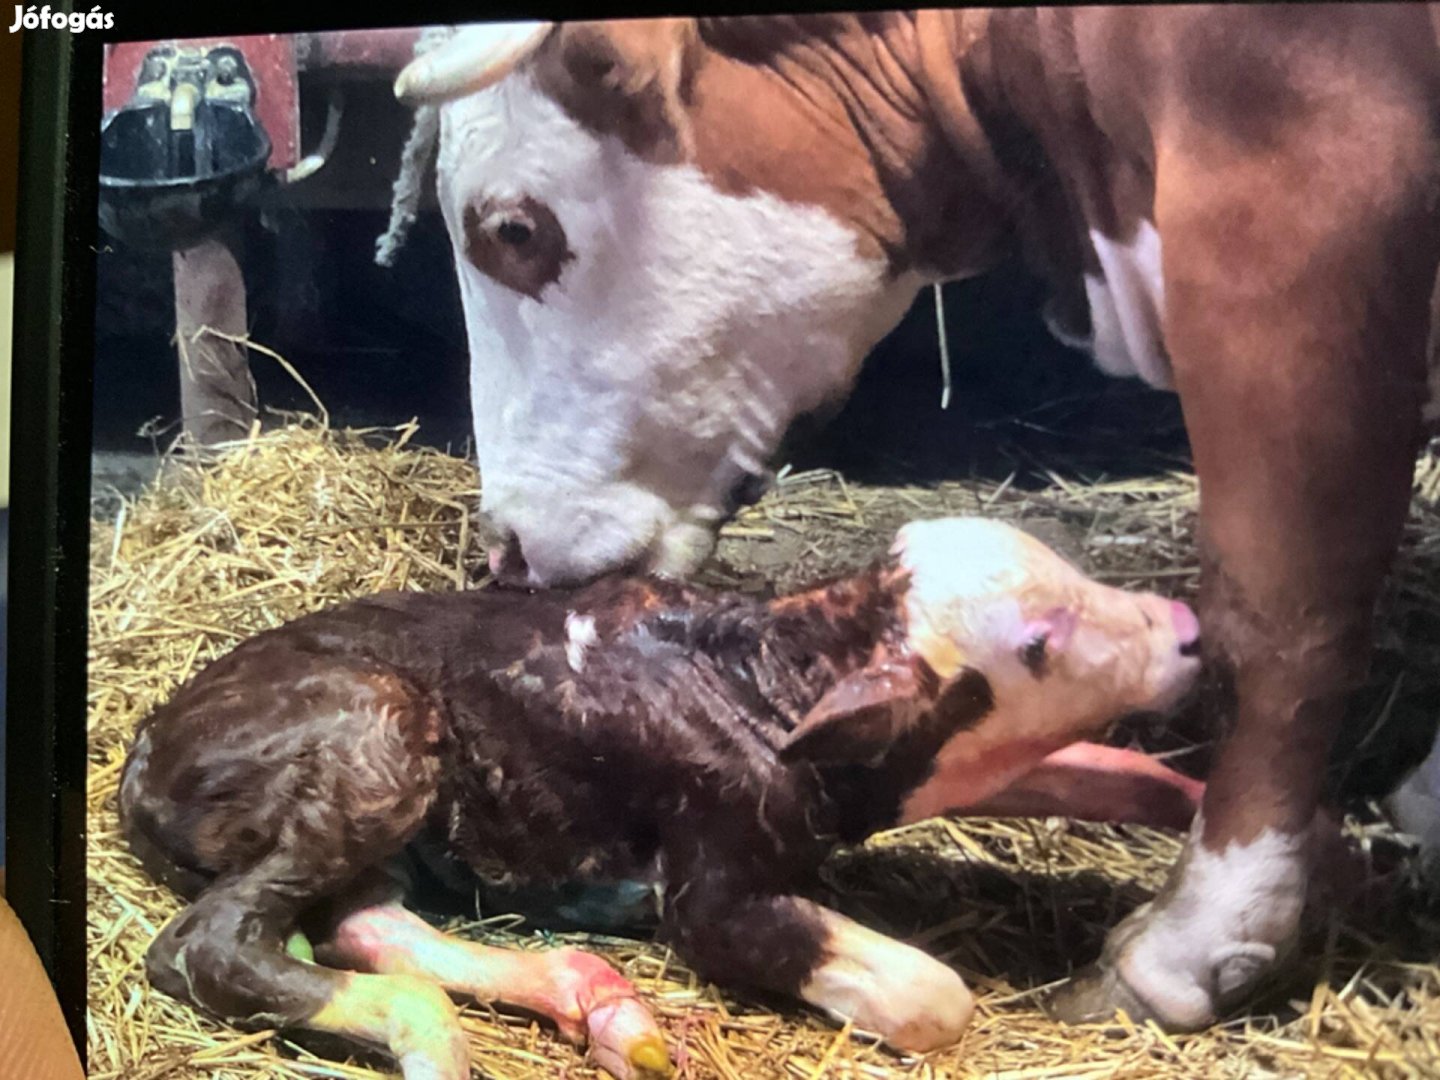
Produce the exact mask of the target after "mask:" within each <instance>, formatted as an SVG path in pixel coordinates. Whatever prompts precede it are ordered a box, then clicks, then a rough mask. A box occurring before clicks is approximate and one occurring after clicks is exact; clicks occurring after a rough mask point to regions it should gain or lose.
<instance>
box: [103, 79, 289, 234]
mask: <svg viewBox="0 0 1440 1080" xmlns="http://www.w3.org/2000/svg"><path fill="white" fill-rule="evenodd" d="M169 115H170V114H169V108H168V106H166V105H165V104H164V103H159V102H157V103H155V104H153V105H141V106H128V107H126V108H124V109H121V110H119V111H118V112H116V113H114V114H112V115H111V116H110V117H109V118H108V119H107V120H106V121H105V123H104V125H103V126H102V128H101V129H100V225H101V227H103V228H104V229H105V231H106V232H107V233H109V234H110V235H111V236H113V237H115V238H116V239H117V240H120V241H122V242H124V243H126V244H130V245H132V246H134V247H136V248H141V249H143V250H147V251H152V250H162V251H163V250H173V249H175V248H185V247H190V246H191V245H193V244H196V243H198V242H199V241H201V240H203V239H204V238H205V237H206V236H208V235H210V234H211V233H212V232H214V231H215V230H216V229H217V228H218V227H219V226H221V225H224V224H225V223H226V222H228V221H230V220H231V219H232V218H234V216H235V213H236V211H237V210H239V209H240V208H241V207H243V206H246V205H248V204H249V203H251V202H253V201H254V200H255V199H256V198H257V197H258V196H259V195H260V193H261V192H262V191H264V190H265V188H266V186H267V185H268V184H270V183H271V182H272V181H271V177H270V176H269V174H268V173H267V172H266V168H265V167H266V164H267V163H268V161H269V159H270V138H269V136H268V135H266V134H265V129H264V128H262V127H261V126H260V125H259V123H257V122H256V120H255V118H254V117H253V116H252V115H251V114H250V113H248V112H246V111H245V110H243V109H240V108H236V107H234V106H231V105H225V104H215V103H211V102H201V103H200V104H199V105H197V106H196V108H195V122H194V126H193V129H192V130H191V131H175V132H172V131H171V130H170V124H169Z"/></svg>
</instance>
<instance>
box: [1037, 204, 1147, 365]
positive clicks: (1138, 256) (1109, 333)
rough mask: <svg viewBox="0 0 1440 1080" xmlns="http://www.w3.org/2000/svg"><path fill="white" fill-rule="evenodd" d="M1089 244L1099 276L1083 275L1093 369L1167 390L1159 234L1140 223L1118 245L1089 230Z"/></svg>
mask: <svg viewBox="0 0 1440 1080" xmlns="http://www.w3.org/2000/svg"><path fill="white" fill-rule="evenodd" d="M1090 242H1091V244H1092V245H1093V246H1094V248H1095V255H1096V257H1097V258H1098V259H1099V261H1100V274H1098V275H1095V274H1086V275H1085V295H1086V297H1087V298H1088V299H1089V301H1090V325H1091V328H1092V339H1091V341H1090V342H1089V349H1090V352H1091V354H1092V355H1093V356H1094V358H1095V364H1096V366H1097V367H1099V368H1100V370H1101V371H1103V372H1105V374H1107V375H1113V376H1116V377H1129V376H1139V377H1140V378H1142V379H1144V380H1145V381H1146V382H1147V383H1149V384H1150V385H1151V386H1153V387H1155V388H1156V389H1158V390H1170V389H1172V388H1173V383H1172V378H1171V372H1170V360H1169V358H1168V357H1167V356H1166V354H1165V347H1164V335H1163V332H1162V323H1161V319H1162V316H1163V313H1164V311H1165V282H1164V278H1163V276H1162V275H1161V267H1160V233H1159V232H1158V231H1156V229H1155V226H1154V225H1152V224H1151V223H1150V222H1148V221H1142V222H1141V223H1140V226H1139V228H1137V229H1136V230H1135V235H1134V236H1133V237H1131V238H1130V240H1129V241H1126V242H1124V243H1121V242H1119V241H1116V240H1112V239H1110V238H1109V237H1107V236H1104V235H1102V234H1101V233H1099V232H1096V231H1094V230H1092V231H1091V233H1090ZM1052 333H1053V328H1052ZM1062 340H1063V339H1062ZM1067 344H1068V342H1067Z"/></svg>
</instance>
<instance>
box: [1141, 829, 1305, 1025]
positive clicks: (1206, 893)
mask: <svg viewBox="0 0 1440 1080" xmlns="http://www.w3.org/2000/svg"><path fill="white" fill-rule="evenodd" d="M1203 830H1204V819H1203V816H1202V815H1198V814H1197V815H1196V818H1195V823H1194V826H1193V828H1192V831H1191V834H1190V840H1189V844H1188V848H1187V851H1186V854H1185V856H1184V859H1183V864H1182V866H1181V867H1179V868H1178V870H1177V873H1178V875H1179V877H1178V880H1176V881H1175V882H1174V887H1173V891H1171V892H1170V894H1169V895H1168V896H1166V895H1164V894H1162V896H1161V897H1160V898H1158V899H1157V900H1155V901H1153V902H1152V903H1149V904H1145V905H1143V906H1142V907H1140V908H1138V909H1137V910H1136V911H1135V912H1134V913H1132V914H1131V916H1130V918H1129V919H1128V920H1127V923H1129V924H1130V926H1131V927H1132V928H1133V936H1131V937H1129V939H1128V940H1124V943H1123V944H1122V945H1121V947H1120V950H1119V955H1118V957H1117V961H1116V966H1117V969H1118V974H1119V975H1120V977H1121V978H1122V979H1124V980H1125V982H1126V983H1127V984H1128V985H1129V986H1130V988H1131V989H1132V990H1133V991H1134V992H1135V993H1136V994H1138V995H1139V997H1140V998H1141V999H1142V1000H1143V1001H1144V1003H1145V1004H1146V1005H1148V1006H1150V1007H1151V1008H1152V1009H1154V1010H1155V1011H1156V1012H1157V1013H1158V1014H1159V1015H1160V1016H1161V1017H1163V1018H1164V1020H1165V1021H1167V1022H1168V1023H1170V1024H1172V1025H1174V1026H1176V1027H1179V1028H1187V1029H1195V1028H1200V1027H1204V1026H1205V1025H1207V1024H1210V1023H1213V1022H1214V1020H1215V1018H1216V1015H1217V1013H1218V1010H1219V1008H1220V1007H1221V1005H1222V1004H1223V1003H1224V1002H1225V1001H1226V1000H1227V999H1230V998H1232V997H1234V996H1236V995H1238V994H1240V993H1241V992H1243V991H1245V990H1248V989H1249V988H1250V987H1251V986H1252V985H1253V984H1254V983H1255V982H1256V980H1257V979H1259V977H1260V976H1261V975H1263V974H1264V972H1266V971H1267V970H1269V969H1270V968H1271V966H1273V964H1274V963H1275V961H1276V960H1277V959H1278V958H1279V957H1280V956H1281V955H1282V954H1283V953H1284V952H1286V951H1287V950H1288V948H1289V947H1290V945H1291V943H1292V942H1293V939H1294V935H1295V933H1296V930H1297V928H1298V926H1299V922H1300V913H1301V910H1302V908H1303V907H1304V904H1305V887H1306V881H1307V877H1308V870H1309V864H1310V859H1309V857H1308V856H1309V845H1310V835H1309V833H1305V834H1301V835H1287V834H1284V833H1279V832H1275V831H1274V830H1266V831H1265V832H1263V833H1261V834H1260V835H1259V836H1258V837H1256V838H1255V839H1254V840H1252V841H1251V842H1249V843H1248V844H1239V843H1233V842H1232V843H1230V844H1228V845H1226V847H1225V848H1224V849H1223V850H1221V851H1219V852H1214V851H1210V850H1208V849H1207V848H1205V847H1204V846H1203V845H1202V844H1201V842H1200V837H1201V835H1202V834H1203ZM1125 934H1126V928H1125V926H1123V925H1122V926H1121V927H1119V928H1117V929H1116V931H1115V932H1114V935H1113V937H1114V938H1115V939H1117V940H1118V939H1123V938H1124V937H1125Z"/></svg>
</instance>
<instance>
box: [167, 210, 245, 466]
mask: <svg viewBox="0 0 1440 1080" xmlns="http://www.w3.org/2000/svg"><path fill="white" fill-rule="evenodd" d="M236 243H237V245H238V241H236ZM172 262H173V267H174V276H175V329H176V345H177V349H178V352H179V357H180V415H181V417H182V418H183V419H184V423H185V433H186V435H188V436H189V437H190V438H191V439H192V440H193V441H194V442H195V443H197V444H199V445H200V446H213V445H214V444H216V443H219V442H225V441H226V440H229V439H239V438H244V437H245V435H246V434H247V433H248V432H249V431H250V426H251V424H252V423H253V422H254V420H255V417H256V416H257V415H258V412H259V410H258V408H257V407H256V401H255V382H254V380H253V379H252V378H251V376H250V361H249V357H248V356H247V355H246V352H247V350H246V349H245V346H243V345H239V344H236V343H235V342H233V341H227V340H225V339H224V338H221V337H218V336H216V335H215V334H209V333H205V332H204V328H206V327H208V328H210V329H212V330H218V331H220V332H221V333H224V334H232V335H236V336H241V337H243V336H244V335H245V333H246V331H247V327H246V323H245V279H244V277H243V276H242V275H241V273H240V264H239V262H238V261H237V260H236V258H235V252H234V251H233V250H232V246H231V244H230V243H227V242H226V240H225V239H224V238H222V237H220V236H215V237H211V238H210V239H207V240H202V241H201V242H200V243H199V244H197V245H195V246H194V247H192V248H188V249H186V250H184V251H176V252H174V254H173V257H172Z"/></svg>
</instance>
